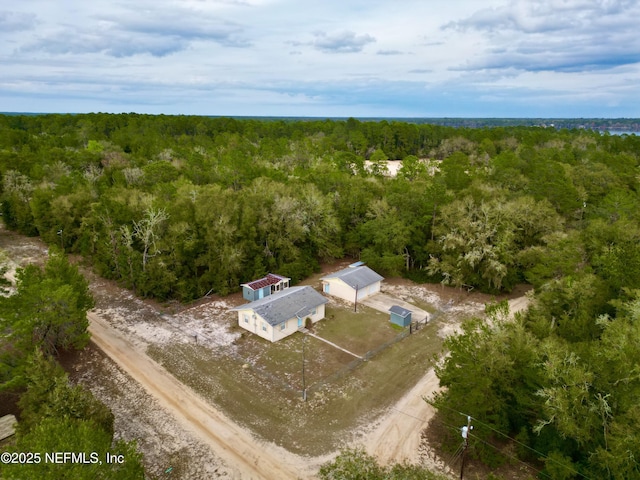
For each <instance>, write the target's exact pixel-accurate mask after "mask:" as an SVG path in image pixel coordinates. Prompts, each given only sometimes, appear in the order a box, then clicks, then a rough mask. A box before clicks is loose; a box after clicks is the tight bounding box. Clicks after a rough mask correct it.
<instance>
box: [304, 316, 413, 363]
mask: <svg viewBox="0 0 640 480" xmlns="http://www.w3.org/2000/svg"><path fill="white" fill-rule="evenodd" d="M325 317H326V318H325V320H323V321H322V322H318V323H317V324H316V325H315V327H314V333H316V334H317V335H319V336H321V337H322V338H326V339H327V340H329V341H330V342H333V343H335V344H336V345H340V346H341V347H342V348H346V349H347V350H349V351H350V352H353V353H356V354H358V355H364V354H365V353H367V352H368V351H369V350H373V349H374V348H376V347H378V346H379V345H382V344H383V343H386V342H388V341H390V340H392V339H393V338H394V337H395V336H396V335H398V334H399V333H400V332H401V331H402V330H396V329H395V328H393V324H392V323H391V322H390V321H389V314H384V313H382V312H379V311H377V310H374V309H373V308H369V307H367V306H365V305H358V312H357V313H356V312H354V311H353V309H348V308H343V307H333V306H331V305H327V307H326V315H325Z"/></svg>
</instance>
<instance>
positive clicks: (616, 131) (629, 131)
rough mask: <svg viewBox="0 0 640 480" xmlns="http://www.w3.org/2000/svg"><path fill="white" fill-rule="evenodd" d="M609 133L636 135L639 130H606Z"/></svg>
mask: <svg viewBox="0 0 640 480" xmlns="http://www.w3.org/2000/svg"><path fill="white" fill-rule="evenodd" d="M607 131H608V132H609V133H610V134H611V135H638V133H640V132H632V131H631V130H607Z"/></svg>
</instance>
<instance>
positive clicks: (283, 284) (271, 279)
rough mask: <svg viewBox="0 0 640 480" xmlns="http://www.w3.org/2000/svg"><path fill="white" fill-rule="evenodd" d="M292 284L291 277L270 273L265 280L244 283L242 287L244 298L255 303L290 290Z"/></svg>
mask: <svg viewBox="0 0 640 480" xmlns="http://www.w3.org/2000/svg"><path fill="white" fill-rule="evenodd" d="M290 282H291V279H290V278H289V277H283V276H281V275H276V274H275V273H270V274H268V275H267V276H266V277H264V278H259V279H258V280H254V281H252V282H249V283H243V284H242V285H240V286H241V287H242V296H243V297H244V299H245V300H249V301H250V302H254V301H256V300H260V299H261V298H264V297H268V296H269V295H272V294H274V293H276V292H281V291H282V290H284V289H286V288H289V284H290Z"/></svg>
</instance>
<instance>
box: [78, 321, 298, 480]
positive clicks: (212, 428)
mask: <svg viewBox="0 0 640 480" xmlns="http://www.w3.org/2000/svg"><path fill="white" fill-rule="evenodd" d="M88 316H89V319H90V322H91V323H90V326H89V331H90V332H91V335H92V341H93V342H94V343H95V344H96V345H97V346H98V347H99V348H100V349H101V350H102V351H103V352H104V353H105V354H107V355H108V356H109V357H111V359H113V360H114V361H115V362H116V363H117V364H118V365H119V366H120V367H121V368H122V369H123V370H124V371H125V372H127V373H128V374H129V375H130V376H131V377H132V378H134V379H135V380H136V381H137V382H139V383H140V384H141V385H142V386H143V387H144V389H145V390H146V391H147V392H149V394H150V395H152V396H153V397H155V398H156V399H157V400H158V402H159V403H160V404H161V405H162V406H163V407H164V408H165V409H166V410H168V411H169V412H171V413H172V414H173V415H174V416H175V418H176V419H177V420H178V421H179V422H180V423H181V424H183V426H184V427H185V428H187V429H189V430H190V431H192V432H194V433H195V434H197V435H198V436H199V437H200V438H201V439H202V440H203V441H205V442H206V443H207V444H209V445H210V446H211V448H212V450H213V451H214V452H215V453H216V454H217V455H218V456H219V457H220V458H221V459H222V460H223V461H225V462H226V463H227V464H228V465H229V466H230V467H231V468H232V469H234V470H235V471H236V475H235V476H234V477H233V478H238V479H269V480H280V479H282V480H286V479H298V478H308V477H309V476H310V475H309V473H308V472H307V473H305V472H304V470H306V469H305V468H304V467H306V465H305V464H304V463H303V462H302V459H299V458H297V457H294V456H293V455H286V452H277V454H275V452H274V451H273V450H274V447H272V446H269V445H266V444H264V443H263V442H259V441H257V440H256V439H254V438H253V437H252V436H251V435H250V434H249V433H248V432H247V431H245V430H244V429H242V428H241V427H239V426H238V425H236V424H235V423H233V422H232V421H230V420H229V419H228V418H226V417H225V416H224V415H223V414H222V413H221V412H219V411H218V410H216V409H215V408H213V407H211V406H210V405H209V404H207V403H206V402H205V401H204V400H202V399H201V398H200V397H198V396H197V395H196V394H194V393H193V392H192V391H191V390H190V389H188V388H187V387H185V386H184V385H183V384H182V383H180V382H179V381H178V380H176V379H175V378H174V377H173V376H171V375H170V374H169V373H168V372H167V371H166V370H164V368H162V367H161V366H160V365H158V364H157V363H156V362H155V361H153V360H152V359H151V358H149V357H148V356H147V355H146V354H145V353H143V352H141V351H140V350H139V349H138V348H136V346H135V345H134V344H133V343H131V342H130V341H129V340H127V339H126V338H125V337H124V336H123V335H121V334H120V333H119V332H117V331H116V330H115V329H114V328H113V327H111V326H110V325H109V324H108V322H106V321H105V320H103V319H101V318H100V317H99V316H98V315H96V314H95V313H89V314H88ZM287 456H290V457H291V458H286V457H287ZM287 460H289V461H287Z"/></svg>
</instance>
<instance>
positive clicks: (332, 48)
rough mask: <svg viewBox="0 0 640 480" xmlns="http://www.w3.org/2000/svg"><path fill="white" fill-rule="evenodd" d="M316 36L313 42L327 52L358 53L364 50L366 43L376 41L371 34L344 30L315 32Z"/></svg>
mask: <svg viewBox="0 0 640 480" xmlns="http://www.w3.org/2000/svg"><path fill="white" fill-rule="evenodd" d="M314 36H315V37H316V38H315V40H313V42H311V44H312V45H313V46H314V47H315V48H316V49H318V50H320V51H321V52H325V53H356V52H360V51H362V49H363V48H364V47H365V45H367V44H369V43H373V42H375V41H376V39H375V38H373V37H372V36H371V35H368V34H366V33H365V34H362V35H356V34H355V33H354V32H349V31H343V32H337V33H330V34H328V33H325V32H315V33H314Z"/></svg>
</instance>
